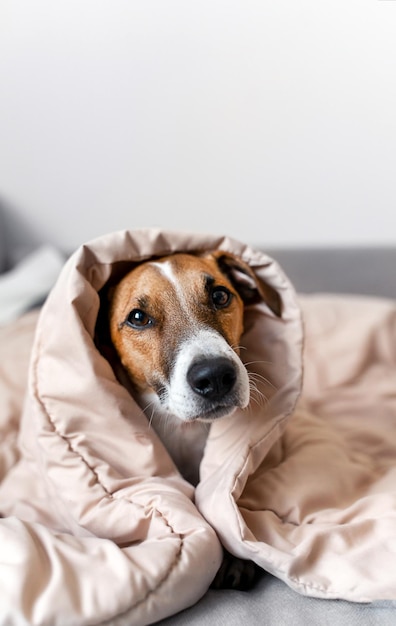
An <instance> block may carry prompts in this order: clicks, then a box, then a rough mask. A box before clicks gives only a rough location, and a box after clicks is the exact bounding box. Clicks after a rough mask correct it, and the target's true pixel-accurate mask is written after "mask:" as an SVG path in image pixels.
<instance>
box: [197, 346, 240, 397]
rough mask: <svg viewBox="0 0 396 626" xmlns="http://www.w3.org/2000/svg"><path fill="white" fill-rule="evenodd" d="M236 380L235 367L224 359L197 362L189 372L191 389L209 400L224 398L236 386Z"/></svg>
mask: <svg viewBox="0 0 396 626" xmlns="http://www.w3.org/2000/svg"><path fill="white" fill-rule="evenodd" d="M236 379H237V375H236V371H235V367H234V366H233V364H232V363H230V361H229V360H228V359H226V358H224V357H215V358H212V359H202V360H201V361H197V362H196V363H193V365H191V367H190V369H189V370H188V372H187V380H188V383H189V385H190V387H191V389H192V390H193V391H195V393H198V394H199V395H201V396H204V397H205V398H206V399H207V400H221V399H222V398H224V396H225V395H226V394H227V393H228V392H229V391H231V389H232V388H233V386H234V385H235V381H236Z"/></svg>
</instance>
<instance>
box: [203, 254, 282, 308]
mask: <svg viewBox="0 0 396 626" xmlns="http://www.w3.org/2000/svg"><path fill="white" fill-rule="evenodd" d="M212 256H213V257H214V259H215V260H216V261H217V264H218V266H219V268H220V270H221V271H222V272H223V274H225V275H226V276H227V278H228V279H229V281H230V282H231V284H232V285H233V287H234V288H235V289H236V291H237V292H238V293H239V295H240V296H241V298H242V300H243V302H244V303H245V304H256V303H257V302H262V301H264V302H265V303H266V305H267V306H268V307H269V309H270V310H271V311H272V312H273V314H274V315H276V316H277V317H281V315H282V303H281V299H280V297H279V294H278V292H277V291H276V290H275V289H274V288H273V287H271V286H270V285H267V284H266V283H264V282H262V281H258V279H257V277H256V275H255V273H254V272H253V270H252V269H251V267H249V265H248V264H247V263H245V262H244V261H242V260H241V259H240V258H238V257H236V256H234V255H233V254H231V253H229V252H223V251H222V250H217V251H215V252H213V253H212Z"/></svg>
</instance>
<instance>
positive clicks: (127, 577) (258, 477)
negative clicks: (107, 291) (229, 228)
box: [0, 230, 396, 626]
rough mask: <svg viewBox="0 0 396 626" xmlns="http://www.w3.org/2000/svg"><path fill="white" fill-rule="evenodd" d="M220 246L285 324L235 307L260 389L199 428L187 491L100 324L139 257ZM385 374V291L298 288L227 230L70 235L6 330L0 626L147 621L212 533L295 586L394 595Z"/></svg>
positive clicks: (190, 571) (179, 598) (395, 310)
mask: <svg viewBox="0 0 396 626" xmlns="http://www.w3.org/2000/svg"><path fill="white" fill-rule="evenodd" d="M213 249H223V250H225V251H229V252H233V253H234V254H237V255H239V256H241V257H242V258H243V259H244V260H245V261H246V262H247V263H249V264H250V266H251V267H252V269H253V270H254V271H255V273H256V275H257V277H258V280H262V281H264V282H266V283H269V284H271V286H272V287H273V288H274V289H276V290H277V291H278V293H279V296H280V298H281V301H282V317H281V318H280V319H279V318H277V317H275V316H274V315H272V314H271V312H270V311H269V310H268V308H267V307H266V306H265V305H264V304H260V303H259V304H255V305H251V306H249V307H246V310H245V332H244V335H243V337H242V345H243V347H244V350H243V351H242V356H243V360H244V361H245V362H246V365H247V368H248V369H249V371H250V372H251V376H252V380H254V381H255V385H256V391H253V393H252V398H251V403H250V405H249V407H248V409H246V410H243V411H242V410H240V411H237V412H235V413H234V414H233V415H232V416H231V417H229V418H225V419H222V420H219V421H218V422H215V423H214V424H213V425H212V427H211V431H210V436H209V439H208V442H207V446H206V449H205V454H204V458H203V461H202V465H201V480H200V482H199V484H198V486H197V487H196V488H195V489H194V488H193V487H192V486H191V485H190V484H189V483H187V482H186V481H185V480H184V479H183V478H182V477H181V476H180V475H179V473H178V471H177V469H176V467H175V465H174V464H173V462H172V460H171V458H170V457H169V455H168V453H167V452H166V450H165V449H164V447H163V445H162V443H161V441H160V440H159V439H158V438H157V437H156V435H155V433H154V431H153V430H152V429H151V428H150V426H149V424H148V422H147V420H146V418H145V416H144V415H143V413H142V411H141V409H140V407H139V406H138V405H137V404H136V403H135V401H134V399H133V398H132V397H131V396H130V395H129V394H128V392H127V391H126V389H124V387H122V386H121V385H120V383H119V382H118V381H117V379H116V376H115V374H114V372H113V370H112V368H111V366H110V364H109V362H108V361H107V360H106V358H105V356H104V354H103V351H102V350H101V345H100V337H98V325H97V320H98V316H99V314H100V311H101V291H102V290H103V288H105V286H106V285H107V284H108V283H109V281H111V280H113V279H114V277H115V276H120V275H121V274H122V272H124V271H126V270H127V269H129V268H130V267H132V266H133V264H135V263H138V262H139V261H141V260H143V259H147V258H150V257H151V256H158V255H162V254H169V253H172V252H176V251H187V252H202V251H204V250H213ZM301 312H302V315H301ZM302 319H303V320H304V323H302ZM303 326H304V328H305V339H304V340H303ZM303 346H304V353H303ZM303 355H304V358H303ZM303 365H304V367H303ZM395 368H396V306H395V304H394V303H393V302H391V301H385V300H375V299H370V298H358V297H355V298H352V297H351V298H345V297H343V298H337V297H335V296H315V297H305V298H304V297H302V296H300V297H298V298H297V297H296V294H295V293H294V290H293V287H292V285H291V284H290V282H289V281H288V279H287V277H286V276H285V275H284V273H283V272H282V270H281V268H280V267H279V266H278V265H277V264H276V263H275V262H274V261H273V260H271V259H270V258H268V257H267V256H266V255H265V254H263V253H261V252H259V251H254V250H252V249H250V248H249V247H248V246H246V245H244V244H242V243H239V242H237V241H234V240H231V239H229V238H226V237H215V236H208V235H202V236H201V235H197V234H193V235H192V234H185V233H170V232H160V231H156V230H147V231H128V232H122V233H115V234H111V235H108V236H105V237H102V238H100V239H98V240H96V241H93V242H91V243H89V244H87V245H86V246H83V247H82V248H81V249H79V250H78V251H77V252H76V253H75V254H74V255H73V256H72V257H71V258H70V259H69V260H68V262H67V263H66V265H65V267H64V269H63V270H62V272H61V275H60V277H59V279H58V281H57V284H56V285H55V287H54V289H53V290H52V292H51V294H50V296H49V298H48V299H47V301H46V303H45V305H44V306H43V308H42V310H41V311H40V313H39V314H37V313H34V312H33V313H30V314H28V315H25V316H24V317H22V318H20V319H19V320H18V321H17V322H15V323H13V324H9V325H7V326H5V327H3V328H1V329H0V401H1V404H0V433H1V439H0V480H1V484H0V514H1V519H0V545H1V553H0V624H2V625H3V624H4V625H6V624H7V625H8V624H12V625H13V624H16V625H19V624H21V625H22V624H32V625H37V626H38V625H40V626H41V625H48V626H50V625H51V626H57V625H62V626H65V625H94V624H113V625H122V624H125V625H126V624H128V625H133V624H136V625H143V624H150V623H154V622H156V621H158V620H160V619H162V618H164V617H166V616H169V615H172V614H174V613H176V612H177V611H179V610H181V609H183V608H186V607H188V606H190V605H191V604H193V603H195V602H196V601H197V600H198V599H199V598H200V597H201V596H202V595H203V594H204V593H205V592H206V590H207V589H208V587H209V585H210V583H211V581H212V580H213V578H214V576H215V574H216V572H217V570H218V568H219V566H220V563H221V558H222V548H221V544H223V545H224V546H225V547H226V548H227V549H228V550H229V551H230V552H232V553H233V554H235V555H237V556H240V557H242V558H246V559H252V560H254V561H255V562H256V563H258V564H259V565H260V566H262V567H263V568H264V569H265V570H267V571H269V572H271V573H273V574H274V575H276V576H278V577H279V578H281V579H282V580H284V581H285V582H286V583H287V584H288V585H290V586H291V587H292V588H294V589H295V590H296V591H298V592H300V593H303V594H307V595H310V596H316V597H323V598H344V599H347V600H351V601H356V602H371V601H373V600H376V601H378V600H389V599H396V568H395V559H396V461H395V459H396V428H395V424H396V384H395ZM303 370H304V385H303V393H301V388H302V373H303Z"/></svg>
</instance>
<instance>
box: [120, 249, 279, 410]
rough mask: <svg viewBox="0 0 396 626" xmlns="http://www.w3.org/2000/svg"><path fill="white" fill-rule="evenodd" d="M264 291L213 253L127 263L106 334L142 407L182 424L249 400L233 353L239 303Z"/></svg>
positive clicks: (233, 262) (269, 296)
mask: <svg viewBox="0 0 396 626" xmlns="http://www.w3.org/2000/svg"><path fill="white" fill-rule="evenodd" d="M261 297H264V298H265V299H266V300H267V302H268V304H269V306H270V307H271V308H272V309H273V310H274V311H276V313H279V311H278V308H279V301H278V300H277V296H276V294H275V292H273V291H272V290H271V289H269V290H268V292H267V293H266V294H263V293H259V288H258V285H257V283H256V280H255V276H254V274H253V273H252V271H251V270H250V268H249V267H248V266H247V265H245V264H244V263H243V262H242V261H240V260H239V259H237V258H236V257H234V256H232V255H230V254H226V253H223V252H220V251H217V252H215V253H213V254H208V255H206V256H193V255H188V254H175V255H171V256H167V257H162V258H160V259H158V260H156V261H148V262H145V263H142V264H140V265H138V266H137V267H135V268H134V269H133V270H132V271H131V272H130V273H129V274H127V275H126V276H125V277H124V278H123V279H122V280H121V281H120V283H119V284H118V285H117V286H116V287H115V289H114V290H113V293H112V296H111V302H110V334H111V339H112V342H113V344H114V346H115V348H116V351H117V353H118V355H119V357H120V360H121V362H122V365H123V366H124V368H125V369H126V371H127V372H128V374H129V377H130V379H131V381H132V383H133V386H134V388H135V391H136V394H137V397H138V400H139V401H140V403H141V405H142V406H143V408H144V407H145V405H147V404H148V403H150V404H151V405H152V406H153V408H154V409H157V410H160V411H161V412H162V413H164V412H166V413H169V414H171V415H173V416H175V417H176V418H178V419H180V420H181V421H184V422H190V421H193V420H200V421H212V420H214V419H216V418H219V417H222V416H225V415H228V414H230V413H232V412H233V411H234V409H235V408H237V407H240V408H244V407H246V406H247V405H248V402H249V379H248V374H247V371H246V368H245V367H244V365H243V363H242V362H241V360H240V358H239V356H238V355H239V341H240V337H241V334H242V331H243V312H244V303H245V302H252V301H254V300H255V299H257V298H261Z"/></svg>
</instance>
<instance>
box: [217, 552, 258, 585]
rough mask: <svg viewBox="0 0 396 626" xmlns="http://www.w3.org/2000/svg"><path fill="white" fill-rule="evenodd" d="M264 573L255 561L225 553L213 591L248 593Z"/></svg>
mask: <svg viewBox="0 0 396 626" xmlns="http://www.w3.org/2000/svg"><path fill="white" fill-rule="evenodd" d="M264 573H265V572H264V570H263V569H262V568H261V567H259V566H258V565H256V563H254V562H253V561H245V560H243V559H239V558H238V557H236V556H232V554H230V553H229V552H226V551H224V557H223V562H222V564H221V567H220V569H219V571H218V572H217V574H216V577H215V579H214V581H213V582H212V585H211V587H212V589H239V590H240V591H248V590H249V589H251V588H252V587H254V585H255V584H256V583H257V581H258V580H259V578H261V577H262V576H263V575H264Z"/></svg>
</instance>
